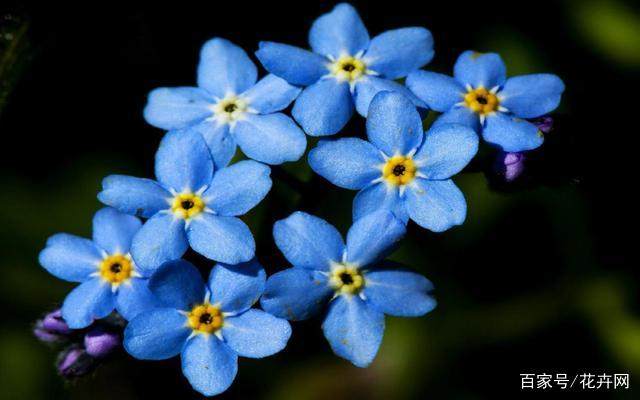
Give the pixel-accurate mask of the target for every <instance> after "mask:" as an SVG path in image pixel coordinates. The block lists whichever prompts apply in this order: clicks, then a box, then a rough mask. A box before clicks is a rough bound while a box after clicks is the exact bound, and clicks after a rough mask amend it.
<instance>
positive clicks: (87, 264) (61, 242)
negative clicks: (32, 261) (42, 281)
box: [38, 233, 102, 282]
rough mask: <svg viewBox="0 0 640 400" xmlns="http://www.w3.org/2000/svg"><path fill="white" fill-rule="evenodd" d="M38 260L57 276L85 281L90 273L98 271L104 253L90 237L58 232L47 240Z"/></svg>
mask: <svg viewBox="0 0 640 400" xmlns="http://www.w3.org/2000/svg"><path fill="white" fill-rule="evenodd" d="M38 261H39V262H40V265H42V266H43V267H44V269H46V270H47V271H48V272H49V273H50V274H51V275H53V276H55V277H56V278H60V279H63V280H65V281H70V282H84V281H85V280H87V279H88V278H89V275H90V274H92V273H94V272H97V271H98V266H99V265H100V261H102V254H101V252H100V249H98V248H97V247H96V245H95V244H94V243H93V242H92V241H91V240H89V239H85V238H81V237H78V236H74V235H69V234H66V233H58V234H56V235H53V236H51V237H50V238H49V240H47V246H46V247H45V248H44V249H43V250H42V251H41V252H40V255H39V257H38Z"/></svg>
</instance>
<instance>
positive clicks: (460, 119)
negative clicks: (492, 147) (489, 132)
mask: <svg viewBox="0 0 640 400" xmlns="http://www.w3.org/2000/svg"><path fill="white" fill-rule="evenodd" d="M446 124H460V125H464V126H466V127H468V128H471V129H473V130H474V131H476V132H480V118H478V114H476V113H474V112H472V111H471V110H469V109H468V108H467V107H464V106H457V107H453V108H452V109H451V110H449V111H446V112H445V113H444V114H442V115H440V116H439V117H438V118H436V120H435V121H433V124H431V129H434V128H436V127H437V126H440V125H446Z"/></svg>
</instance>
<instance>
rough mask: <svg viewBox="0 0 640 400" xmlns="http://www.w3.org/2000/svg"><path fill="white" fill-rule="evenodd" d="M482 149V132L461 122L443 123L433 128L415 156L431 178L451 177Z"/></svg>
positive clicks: (422, 170)
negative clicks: (479, 138)
mask: <svg viewBox="0 0 640 400" xmlns="http://www.w3.org/2000/svg"><path fill="white" fill-rule="evenodd" d="M477 152H478V135H477V134H476V133H475V131H474V130H473V129H471V128H468V127H466V126H463V125H458V124H448V125H447V124H441V125H439V126H436V127H435V128H431V129H429V131H428V132H427V133H426V135H425V139H424V143H423V144H422V146H421V147H420V150H418V152H417V153H416V155H415V156H414V160H415V161H416V163H417V164H418V165H420V167H419V171H420V173H421V174H422V175H424V176H425V177H426V178H427V179H447V178H450V177H451V176H452V175H455V174H457V173H458V172H460V171H461V170H462V169H463V168H464V167H465V166H466V165H467V164H468V163H469V161H471V159H472V158H473V157H474V156H475V155H476V153H477Z"/></svg>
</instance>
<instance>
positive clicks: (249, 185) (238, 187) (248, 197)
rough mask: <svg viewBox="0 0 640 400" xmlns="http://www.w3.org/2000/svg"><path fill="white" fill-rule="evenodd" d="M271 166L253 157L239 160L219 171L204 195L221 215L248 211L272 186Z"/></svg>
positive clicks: (208, 203) (210, 206)
mask: <svg viewBox="0 0 640 400" xmlns="http://www.w3.org/2000/svg"><path fill="white" fill-rule="evenodd" d="M270 173H271V169H270V168H269V167H267V166H266V165H264V164H260V163H259V162H256V161H253V160H245V161H240V162H237V163H235V164H233V165H231V166H229V167H226V168H223V169H221V170H219V171H217V172H216V173H215V175H214V176H213V180H212V181H211V186H209V189H207V190H206V191H205V192H204V193H203V194H202V196H203V197H204V198H205V199H206V202H207V205H208V207H209V208H211V209H212V210H214V211H215V212H216V214H217V215H224V216H227V217H235V216H237V215H243V214H246V213H247V212H248V211H249V210H251V209H252V208H253V207H255V206H256V205H257V204H258V203H260V202H261V201H262V199H264V197H265V196H266V195H267V193H269V190H270V189H271V178H270V177H269V174H270Z"/></svg>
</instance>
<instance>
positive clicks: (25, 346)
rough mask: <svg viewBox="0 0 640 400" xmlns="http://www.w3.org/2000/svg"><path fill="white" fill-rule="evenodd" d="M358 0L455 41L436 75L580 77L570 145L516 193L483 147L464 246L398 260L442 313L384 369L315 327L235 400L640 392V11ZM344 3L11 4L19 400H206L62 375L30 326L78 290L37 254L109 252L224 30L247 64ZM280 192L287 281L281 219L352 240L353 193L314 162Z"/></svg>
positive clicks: (8, 179)
mask: <svg viewBox="0 0 640 400" xmlns="http://www.w3.org/2000/svg"><path fill="white" fill-rule="evenodd" d="M353 3H355V5H356V7H357V8H358V9H359V10H360V13H361V15H362V17H363V19H364V21H365V23H366V24H367V26H368V28H369V31H370V32H371V33H372V35H373V34H376V33H379V32H382V31H383V30H386V29H390V28H395V27H401V26H409V25H422V26H426V27H428V28H429V29H430V30H431V31H432V33H433V35H434V38H435V42H436V57H435V59H434V61H433V62H432V63H431V64H430V65H429V66H427V68H428V69H432V70H436V71H440V72H450V71H451V69H452V66H453V62H454V61H455V58H456V57H457V55H458V54H459V53H460V52H461V51H463V50H466V49H468V48H472V49H476V50H479V51H495V52H499V53H500V54H501V55H502V57H503V59H504V60H505V62H506V64H507V67H508V73H509V75H518V74H523V73H534V72H553V73H556V74H558V75H560V76H561V77H562V78H563V79H564V81H565V83H566V85H567V91H566V93H565V96H564V97H563V102H562V106H561V108H560V109H559V110H558V111H557V113H556V114H557V120H556V122H557V124H556V129H555V130H554V131H553V132H552V133H551V134H550V135H548V137H547V142H546V143H545V145H544V148H543V150H540V151H539V152H536V154H534V155H532V159H533V162H532V163H531V164H530V165H529V169H528V170H527V174H526V176H524V177H523V178H522V179H521V180H520V181H519V182H517V183H515V184H513V185H504V184H496V179H495V177H492V176H491V173H490V172H488V171H489V170H490V169H488V168H487V165H489V164H490V161H491V159H492V157H493V156H494V151H493V150H491V149H489V148H485V149H483V150H482V152H481V155H480V158H479V160H477V161H476V162H475V163H474V164H472V165H471V166H470V167H469V168H468V169H467V170H466V171H465V173H463V174H461V175H460V176H458V177H457V178H456V179H455V180H456V182H457V183H458V184H459V186H460V187H461V189H462V190H463V192H464V193H465V195H466V198H467V202H468V205H469V211H468V216H467V221H466V223H465V224H464V225H462V226H461V227H458V228H455V229H452V230H451V231H448V232H446V233H444V234H433V233H430V232H427V231H424V230H421V229H418V228H417V227H416V226H413V225H412V226H411V227H410V229H409V235H408V237H407V239H406V240H405V241H404V242H403V243H402V245H401V246H400V248H399V249H398V251H397V252H396V253H394V255H393V256H392V258H393V259H394V260H397V261H400V262H402V263H404V264H406V265H408V266H411V267H413V268H415V269H417V270H419V271H421V272H422V273H424V274H425V275H426V276H427V277H429V278H430V279H431V280H432V282H433V283H434V284H435V287H436V297H437V299H438V302H439V305H438V307H437V308H436V310H435V311H433V312H432V313H430V314H429V315H427V316H425V317H423V318H414V319H400V318H389V317H388V318H387V328H386V333H385V337H384V342H383V345H382V347H381V349H380V352H379V354H378V357H377V359H376V360H375V362H374V363H373V364H372V365H371V367H370V368H368V369H358V368H356V367H353V366H352V365H351V364H349V363H347V362H346V361H344V360H342V359H339V358H337V357H335V356H333V354H332V353H331V351H330V349H329V346H328V345H327V344H326V342H325V340H324V338H323V337H322V334H321V331H320V329H319V324H320V321H319V320H312V321H307V322H303V323H296V324H294V335H293V337H292V339H291V341H290V346H289V347H288V348H287V349H286V350H285V351H284V352H283V353H280V354H278V355H276V356H274V357H271V358H268V359H264V360H248V359H242V360H241V361H240V373H239V375H238V377H237V379H236V382H235V384H234V385H233V386H232V388H231V389H230V390H229V391H228V392H227V393H225V394H224V395H223V396H222V397H229V398H245V399H246V398H266V399H324V398H327V397H331V398H333V399H336V400H337V399H343V398H345V399H346V398H349V399H355V398H372V399H389V398H397V399H404V398H407V399H408V398H420V397H423V396H434V398H456V399H460V398H469V399H476V398H489V397H495V395H503V394H515V395H523V394H526V393H523V392H521V391H520V374H521V373H552V374H554V373H567V374H569V375H570V376H574V375H575V374H577V373H583V372H591V373H594V374H599V373H604V372H606V373H611V374H613V373H629V374H631V387H632V389H631V390H627V391H624V390H617V391H608V392H600V394H601V395H602V396H603V397H613V398H638V395H637V393H636V395H635V396H634V394H633V393H634V384H635V383H636V382H637V381H636V379H638V378H639V377H640V317H639V314H638V308H639V296H638V289H639V287H638V286H639V285H638V284H639V280H638V273H637V270H636V269H635V268H633V267H632V266H631V262H630V258H629V256H630V254H631V252H632V251H634V250H635V249H634V248H633V247H632V244H631V242H632V240H633V241H635V238H637V232H635V231H634V230H633V229H630V228H629V226H630V225H632V223H631V221H630V219H631V216H632V215H633V214H635V212H634V211H632V210H635V209H636V208H637V205H636V204H635V202H634V201H633V200H634V199H635V198H637V195H631V190H632V189H633V188H634V187H635V186H636V185H635V181H636V180H637V179H630V178H631V177H630V174H631V171H632V169H631V167H630V165H631V160H633V159H634V153H633V147H634V146H632V145H630V141H631V140H632V139H633V138H632V137H633V136H635V135H637V130H638V128H637V125H636V124H633V125H632V121H631V118H632V116H633V115H634V107H637V94H634V90H635V91H636V92H635V93H637V87H638V85H637V84H638V78H639V76H640V75H639V74H638V72H639V70H640V10H639V9H638V6H637V4H634V3H632V2H623V1H620V0H611V1H553V2H551V1H549V2H544V1H542V2H529V3H526V4H527V5H526V9H525V6H524V3H523V5H517V4H515V3H513V2H501V1H497V2H492V3H490V4H489V3H486V2H475V3H472V2H468V3H465V2H455V4H449V3H451V2H437V3H436V2H429V3H428V4H413V3H411V2H404V1H395V2H394V3H393V5H390V4H379V5H377V4H373V3H365V2H353ZM479 3H480V4H479ZM331 6H332V4H331V3H330V2H329V3H328V2H317V3H312V2H306V3H304V4H301V3H284V2H270V3H268V4H266V3H265V4H259V5H258V4H256V5H249V4H239V3H237V2H228V3H212V4H204V3H194V4H181V5H175V4H174V5H173V6H171V8H164V6H161V5H160V4H159V3H158V4H155V5H154V6H153V7H148V8H147V7H143V6H136V5H132V4H129V5H127V6H126V7H124V6H123V7H119V6H115V5H114V6H104V5H95V4H92V5H85V6H83V7H84V8H78V7H77V6H74V7H72V6H64V5H60V4H56V5H55V6H54V5H49V6H41V5H38V4H35V3H33V4H31V3H29V2H21V3H19V4H7V5H5V6H2V7H0V11H1V12H0V135H1V137H2V150H3V151H2V153H3V156H2V157H0V158H1V160H0V162H1V163H2V172H1V173H0V187H1V188H2V190H0V227H1V228H0V235H1V236H0V239H1V243H2V257H1V258H0V271H1V272H0V274H1V275H0V301H1V302H2V305H3V310H4V313H3V318H1V322H0V324H1V325H0V396H1V397H2V398H3V399H5V398H6V399H45V398H60V399H85V398H92V399H93V400H100V399H112V398H118V399H120V400H125V399H136V398H147V397H149V398H151V397H157V396H172V397H180V398H191V397H193V398H197V397H198V396H196V394H195V393H194V392H192V391H191V390H190V388H189V386H188V384H187V382H186V380H185V379H184V378H183V377H182V375H181V374H180V370H179V364H178V362H177V360H172V361H167V362H158V363H150V362H138V361H135V360H132V359H129V358H127V357H124V356H121V357H116V358H115V359H114V360H111V362H109V363H107V364H106V365H103V366H101V368H99V369H98V370H97V371H96V372H95V373H94V374H92V375H91V376H89V377H86V378H84V379H81V380H78V381H75V382H67V383H65V382H63V381H62V380H61V379H60V378H59V377H58V376H56V371H55V368H54V360H55V354H56V352H55V351H54V350H52V349H50V348H48V347H47V346H45V345H43V344H41V343H39V342H37V341H36V340H35V339H34V338H33V337H32V335H31V324H32V323H33V321H34V320H36V319H37V318H38V317H40V316H41V314H42V313H44V312H45V311H48V310H50V309H52V308H54V307H55V306H56V305H57V304H59V303H60V302H61V301H62V299H63V298H64V296H65V294H66V293H67V292H68V291H69V290H70V289H71V287H72V285H70V284H67V283H64V282H61V281H58V280H56V279H55V278H53V277H51V276H49V275H48V274H47V273H46V272H45V271H44V270H42V269H41V268H40V267H39V266H38V263H37V254H38V252H39V250H40V249H41V248H42V247H43V246H44V243H45V240H46V238H47V237H48V236H49V235H51V234H53V233H56V232H59V231H64V232H69V233H73V234H77V235H81V236H90V233H91V232H90V229H91V217H92V215H93V213H94V212H95V211H96V210H97V209H98V208H99V207H100V204H99V203H98V201H97V200H96V198H95V195H96V193H97V191H98V190H99V188H100V180H101V179H102V178H103V177H104V176H106V175H108V174H111V173H125V174H130V175H137V176H151V174H152V165H153V154H154V152H155V149H156V146H157V144H158V142H159V140H160V138H161V135H162V132H161V131H159V130H157V129H154V128H152V127H150V126H148V125H146V124H145V123H144V121H143V119H142V112H141V111H142V107H143V106H144V103H145V98H146V94H147V93H148V91H149V90H151V89H152V88H154V87H158V86H180V85H192V84H193V83H194V79H195V66H196V62H197V54H198V49H199V47H200V46H201V45H202V43H203V42H204V41H205V40H207V39H208V38H211V37H213V36H223V37H226V38H228V39H231V40H233V41H235V42H236V43H238V44H240V45H242V46H243V47H244V48H245V49H247V50H248V51H251V50H254V49H255V48H256V47H257V42H258V41H259V40H274V41H281V42H285V43H294V44H298V45H302V46H304V45H305V41H306V33H307V31H308V28H309V26H310V24H311V22H312V21H313V19H314V18H315V17H316V16H317V15H319V14H321V13H322V12H326V11H328V10H329V9H330V8H331ZM634 87H635V88H636V89H634ZM634 97H635V99H634ZM634 101H635V104H634ZM636 113H637V111H636ZM633 122H635V121H633ZM362 134H363V124H362V121H354V122H353V123H352V124H350V125H349V127H348V128H347V129H346V130H345V132H344V133H342V134H341V135H348V136H352V135H362ZM313 143H314V142H313V141H310V145H309V147H311V146H312V144H313ZM272 176H273V178H274V188H273V190H272V192H271V193H270V195H269V197H268V199H267V200H265V201H264V202H263V203H262V204H261V205H260V206H259V207H258V208H256V209H255V210H253V211H252V212H250V213H249V214H248V215H247V216H246V221H247V222H248V223H249V224H250V226H251V228H252V231H253V232H254V235H255V236H256V239H257V242H258V253H257V254H258V258H259V259H260V261H261V262H262V263H263V264H264V265H265V268H266V269H267V271H268V272H269V273H273V272H275V271H278V270H280V269H283V268H285V267H286V266H287V265H286V263H285V261H284V260H283V259H282V257H281V256H280V255H279V254H278V251H277V249H276V248H275V246H274V245H273V241H272V238H271V226H272V224H273V222H274V221H276V220H277V219H280V218H283V217H285V216H286V215H288V214H289V213H291V212H292V211H294V210H298V209H300V210H304V211H307V212H310V213H313V214H316V215H319V216H321V217H323V218H325V219H327V220H329V221H330V222H332V223H334V224H335V225H336V226H338V227H339V228H340V229H341V230H342V231H343V232H346V229H347V228H348V226H349V225H350V214H351V200H352V198H353V196H354V194H355V193H354V192H351V191H347V190H342V189H339V188H336V187H333V186H331V185H330V184H328V183H327V182H326V181H324V180H322V179H321V178H319V177H317V176H314V175H313V174H312V173H311V171H310V170H309V168H308V166H307V165H306V160H305V159H303V160H301V161H299V162H297V163H293V164H289V165H286V166H285V167H277V168H274V171H273V174H272ZM627 188H628V189H627ZM634 253H635V252H634ZM201 267H202V268H203V271H205V270H207V269H208V268H209V267H210V265H207V264H206V263H205V264H203V265H201ZM536 394H540V392H536Z"/></svg>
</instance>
